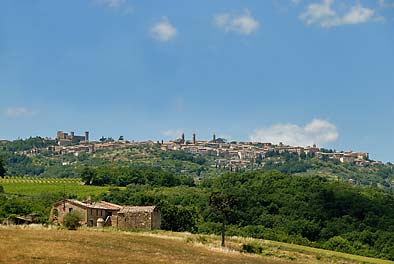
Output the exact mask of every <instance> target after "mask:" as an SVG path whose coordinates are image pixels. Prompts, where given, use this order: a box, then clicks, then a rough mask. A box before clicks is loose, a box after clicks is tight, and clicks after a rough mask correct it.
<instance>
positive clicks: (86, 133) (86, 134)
mask: <svg viewBox="0 0 394 264" xmlns="http://www.w3.org/2000/svg"><path fill="white" fill-rule="evenodd" d="M85 142H86V143H87V142H89V131H86V132H85Z"/></svg>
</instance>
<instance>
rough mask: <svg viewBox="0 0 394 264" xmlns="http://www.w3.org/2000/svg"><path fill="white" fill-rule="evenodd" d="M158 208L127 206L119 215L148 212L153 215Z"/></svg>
mask: <svg viewBox="0 0 394 264" xmlns="http://www.w3.org/2000/svg"><path fill="white" fill-rule="evenodd" d="M156 208H157V207H156V206H125V207H122V209H120V211H119V213H120V214H121V213H137V212H148V213H152V212H153V211H154V210H155V209H156Z"/></svg>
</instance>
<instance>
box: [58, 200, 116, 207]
mask: <svg viewBox="0 0 394 264" xmlns="http://www.w3.org/2000/svg"><path fill="white" fill-rule="evenodd" d="M65 201H67V202H69V203H73V204H75V205H77V206H80V207H83V208H89V209H105V210H119V209H120V208H122V206H120V205H117V204H113V203H109V202H105V201H100V202H96V203H84V202H81V201H78V200H75V199H65V200H62V201H59V202H57V203H56V204H55V205H57V204H61V203H63V202H65Z"/></svg>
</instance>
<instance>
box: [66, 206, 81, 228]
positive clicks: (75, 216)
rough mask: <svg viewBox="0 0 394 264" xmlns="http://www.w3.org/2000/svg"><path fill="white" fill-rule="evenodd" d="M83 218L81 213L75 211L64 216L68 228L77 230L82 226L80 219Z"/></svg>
mask: <svg viewBox="0 0 394 264" xmlns="http://www.w3.org/2000/svg"><path fill="white" fill-rule="evenodd" d="M81 220H82V216H81V214H80V213H78V212H76V211H73V212H70V213H68V214H66V215H65V216H64V219H63V225H64V226H65V227H66V228H67V229H68V230H76V229H77V228H78V227H80V226H81V223H80V221H81Z"/></svg>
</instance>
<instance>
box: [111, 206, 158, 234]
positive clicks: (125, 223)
mask: <svg viewBox="0 0 394 264" xmlns="http://www.w3.org/2000/svg"><path fill="white" fill-rule="evenodd" d="M111 225H112V226H113V227H115V228H119V229H121V230H128V229H147V230H153V229H160V226H161V213H160V210H159V209H155V210H154V211H153V212H149V211H135V212H133V211H128V212H124V213H118V215H114V216H112V217H111Z"/></svg>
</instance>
